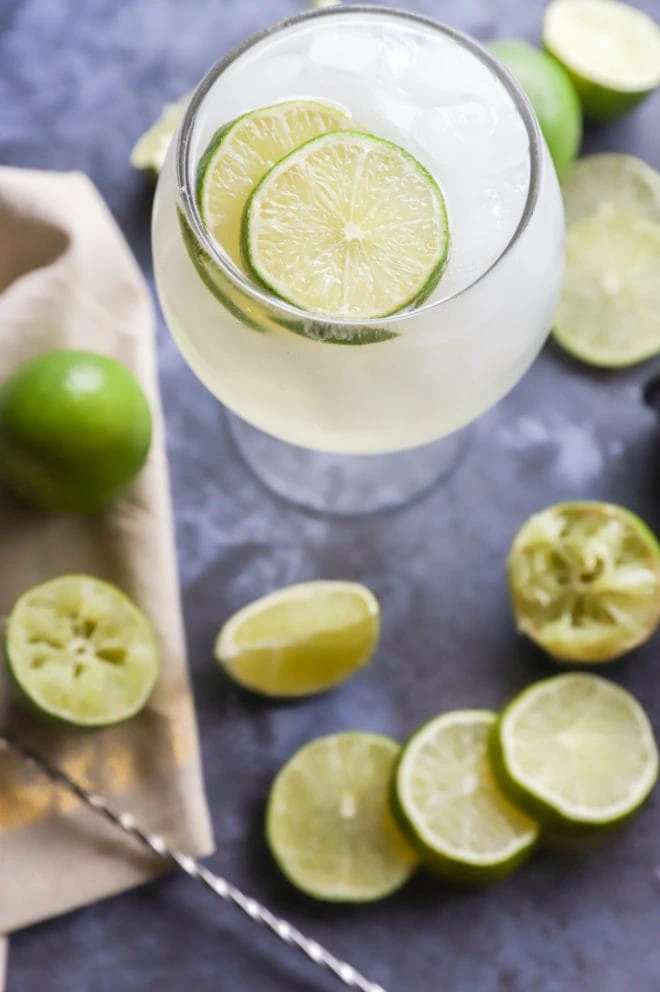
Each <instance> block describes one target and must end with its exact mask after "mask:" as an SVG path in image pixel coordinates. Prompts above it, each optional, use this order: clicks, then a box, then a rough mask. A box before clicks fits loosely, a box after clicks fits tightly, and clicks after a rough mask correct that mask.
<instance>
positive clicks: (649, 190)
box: [562, 153, 660, 224]
mask: <svg viewBox="0 0 660 992" xmlns="http://www.w3.org/2000/svg"><path fill="white" fill-rule="evenodd" d="M562 193H563V196H564V208H565V210H566V220H567V223H568V224H573V223H575V221H578V220H581V219H582V218H583V217H588V216H590V215H591V214H601V215H603V216H611V215H612V214H613V213H615V212H617V211H619V210H622V211H624V212H625V213H629V214H635V215H636V216H637V217H643V218H645V219H646V220H649V221H655V222H656V223H658V222H660V174H659V173H657V172H656V171H655V169H652V168H651V166H650V165H647V164H646V162H642V160H641V159H640V158H635V156H634V155H617V154H614V153H606V154H604V155H586V156H585V157H584V158H581V159H580V161H579V162H576V163H575V165H574V166H573V168H572V169H571V171H570V172H569V174H568V176H567V177H566V179H565V180H564V182H563V183H562Z"/></svg>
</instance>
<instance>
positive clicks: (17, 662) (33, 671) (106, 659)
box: [5, 575, 160, 729]
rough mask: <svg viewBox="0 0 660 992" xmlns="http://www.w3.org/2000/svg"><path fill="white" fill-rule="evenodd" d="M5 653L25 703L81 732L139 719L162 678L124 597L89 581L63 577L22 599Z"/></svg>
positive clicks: (146, 628) (143, 626)
mask: <svg viewBox="0 0 660 992" xmlns="http://www.w3.org/2000/svg"><path fill="white" fill-rule="evenodd" d="M5 652H6V661H7V669H8V671H9V674H10V676H11V678H12V681H13V683H14V685H15V687H16V688H17V690H18V693H19V696H20V697H21V699H22V701H23V702H24V703H26V704H27V705H28V707H29V708H30V709H31V710H32V711H33V712H35V713H38V714H39V715H40V716H42V717H46V718H47V719H50V720H52V721H54V722H56V723H60V724H65V725H67V726H69V727H75V728H80V729H85V728H87V729H93V728H98V727H106V726H111V725H114V724H117V723H122V722H124V721H125V720H128V719H130V718H131V717H133V716H135V715H136V714H137V713H139V712H140V710H141V709H142V708H143V707H144V706H145V704H146V703H147V700H148V698H149V696H150V695H151V692H152V690H153V688H154V686H155V683H156V680H157V678H158V674H159V670H160V661H159V655H158V647H157V644H156V639H155V636H154V633H153V630H152V628H151V625H150V624H149V622H148V620H147V619H146V617H145V616H144V615H143V614H142V613H141V612H140V610H138V609H137V607H136V606H135V605H134V604H133V603H132V602H131V601H130V600H129V599H128V597H127V596H125V595H124V593H122V592H121V591H120V590H119V589H117V588H115V587H114V586H112V585H110V584H109V583H107V582H102V581H100V580H99V579H94V578H92V577H90V576H86V575H66V576H60V577H59V578H57V579H52V580H50V581H48V582H45V583H43V584H42V585H40V586H36V587H34V588H33V589H30V590H29V591H28V592H26V593H24V594H23V596H21V597H20V598H19V600H18V601H17V602H16V604H15V606H14V607H13V609H12V612H11V614H10V616H9V619H8V621H7V626H6V631H5Z"/></svg>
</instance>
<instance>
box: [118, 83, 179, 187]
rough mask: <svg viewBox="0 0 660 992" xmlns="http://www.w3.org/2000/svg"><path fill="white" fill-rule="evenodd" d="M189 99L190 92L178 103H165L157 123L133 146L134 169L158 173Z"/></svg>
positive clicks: (132, 159)
mask: <svg viewBox="0 0 660 992" xmlns="http://www.w3.org/2000/svg"><path fill="white" fill-rule="evenodd" d="M189 100H190V93H186V95H185V96H182V97H181V99H180V100H177V101H176V103H166V104H165V107H164V109H163V113H162V114H161V116H160V117H159V118H158V120H157V121H156V123H155V124H152V126H151V127H150V128H149V130H148V131H145V133H144V134H143V135H142V136H141V137H140V138H138V140H137V142H136V143H135V145H134V147H133V151H132V152H131V165H132V166H133V168H134V169H139V170H140V171H141V172H149V173H152V174H153V175H155V176H157V175H158V173H159V172H160V170H161V169H162V167H163V163H164V161H165V156H166V155H167V150H168V148H169V147H170V142H171V141H172V138H173V137H174V132H175V131H176V129H177V128H178V126H179V121H180V120H181V118H182V117H183V114H184V111H185V109H186V107H187V106H188V101H189Z"/></svg>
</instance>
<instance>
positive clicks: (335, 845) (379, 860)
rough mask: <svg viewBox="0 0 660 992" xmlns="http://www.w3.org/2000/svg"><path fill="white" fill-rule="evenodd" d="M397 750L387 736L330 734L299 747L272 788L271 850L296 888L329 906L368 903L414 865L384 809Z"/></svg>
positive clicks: (387, 809)
mask: <svg viewBox="0 0 660 992" xmlns="http://www.w3.org/2000/svg"><path fill="white" fill-rule="evenodd" d="M399 752H400V747H399V745H398V744H397V743H396V742H395V741H392V740H390V739H389V738H388V737H381V736H380V735H377V734H367V733H344V734H334V735H332V736H330V737H321V738H319V739H318V740H315V741H312V743H311V744H307V745H306V746H305V747H303V748H302V749H301V750H300V751H298V753H297V754H296V755H294V757H293V758H292V759H291V760H290V761H289V763H288V764H287V765H285V766H284V768H283V769H282V770H281V772H280V773H279V775H278V776H277V778H276V779H275V782H274V784H273V787H272V790H271V793H270V798H269V801H268V811H267V815H266V837H267V840H268V844H269V846H270V849H271V851H272V853H273V856H274V857H275V860H276V861H277V862H278V864H279V866H280V868H281V869H282V871H283V872H284V874H285V875H286V876H287V878H288V879H289V880H290V881H291V882H292V883H293V885H295V886H296V887H297V888H298V889H301V890H302V891H303V892H305V893H307V894H308V895H310V896H313V897H314V898H315V899H322V900H326V901H329V902H371V901H373V900H375V899H382V898H384V897H385V896H388V895H390V893H392V892H394V891H395V890H396V889H399V888H400V887H401V886H402V885H403V884H404V882H406V881H407V880H408V879H409V878H410V875H411V874H412V872H413V871H414V870H415V868H416V867H417V865H418V860H417V857H416V855H415V854H414V852H413V851H412V849H411V848H410V847H409V845H408V843H407V842H406V840H405V839H404V837H403V836H402V834H401V832H400V831H399V829H398V827H397V826H396V823H395V821H394V819H393V816H392V813H391V811H390V806H389V789H390V782H391V778H392V773H393V771H394V766H395V764H396V761H397V758H398V755H399Z"/></svg>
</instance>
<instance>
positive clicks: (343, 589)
mask: <svg viewBox="0 0 660 992" xmlns="http://www.w3.org/2000/svg"><path fill="white" fill-rule="evenodd" d="M379 625H380V609H379V606H378V601H377V599H376V597H375V596H374V595H373V593H371V592H370V591H369V590H368V589H367V588H365V586H362V585H358V584H357V583H354V582H323V581H316V582H305V583H301V584H300V585H295V586H287V587H286V588H285V589H280V590H279V591H278V592H275V593H272V594H271V595H270V596H264V597H263V598H262V599H258V600H257V601H256V602H254V603H250V605H249V606H246V607H244V608H243V609H242V610H239V612H238V613H236V614H235V615H234V616H233V617H232V618H231V619H230V620H228V621H227V623H226V624H225V625H224V626H223V628H222V630H221V631H220V633H219V635H218V638H217V641H216V646H215V655H216V658H217V660H218V661H219V662H220V664H221V665H222V666H223V668H224V669H225V671H226V672H227V674H228V675H229V677H230V678H231V679H233V680H234V681H236V682H238V683H239V684H240V685H242V686H244V687H245V688H247V689H252V690H253V691H254V692H261V693H264V694H265V695H268V696H307V695H310V694H311V693H315V692H323V691H325V690H326V689H331V688H332V687H333V686H335V685H338V684H339V683H340V682H343V681H345V680H346V679H347V678H350V676H351V675H354V674H355V673H356V672H357V671H359V670H360V669H361V668H363V667H364V666H365V665H366V664H368V662H369V661H370V659H371V656H372V655H373V652H374V650H375V648H376V644H377V643H378V633H379Z"/></svg>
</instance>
